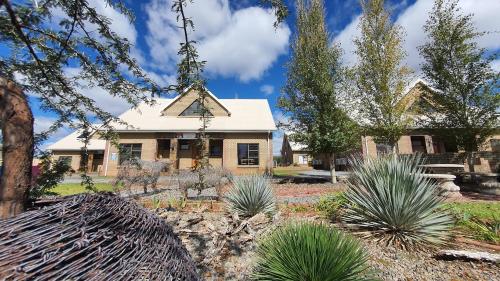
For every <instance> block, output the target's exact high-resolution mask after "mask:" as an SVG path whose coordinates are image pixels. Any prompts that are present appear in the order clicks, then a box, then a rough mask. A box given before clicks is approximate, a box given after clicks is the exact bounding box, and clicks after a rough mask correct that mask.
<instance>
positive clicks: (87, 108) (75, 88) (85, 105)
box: [0, 0, 159, 141]
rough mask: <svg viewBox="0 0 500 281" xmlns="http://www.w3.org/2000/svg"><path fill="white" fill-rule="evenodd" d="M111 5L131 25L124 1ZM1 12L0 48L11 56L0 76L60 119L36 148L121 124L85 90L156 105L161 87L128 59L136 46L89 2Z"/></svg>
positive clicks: (0, 65) (10, 4)
mask: <svg viewBox="0 0 500 281" xmlns="http://www.w3.org/2000/svg"><path fill="white" fill-rule="evenodd" d="M106 2H107V5H110V6H111V7H113V8H115V9H116V10H117V11H118V12H120V13H122V14H124V15H126V16H128V17H129V19H130V20H132V14H131V12H130V11H129V10H127V9H126V8H125V7H124V5H122V4H120V3H119V2H120V1H111V0H107V1H106ZM35 3H37V4H35ZM2 4H3V5H2V12H1V13H0V34H1V36H0V45H1V46H5V48H6V51H5V52H2V53H1V54H0V73H2V75H6V76H7V77H8V78H9V79H11V80H13V81H16V83H17V84H18V85H20V86H21V87H22V88H23V89H24V90H25V92H27V93H33V94H36V95H37V97H39V101H40V103H41V105H40V106H41V107H42V108H43V109H44V110H47V111H50V112H53V113H54V114H55V115H56V116H57V117H58V120H57V121H56V122H55V123H54V124H53V125H52V126H51V127H50V128H49V129H48V130H47V131H45V132H42V133H41V134H39V135H38V137H37V141H43V140H45V139H46V138H47V137H48V135H49V134H50V133H52V132H54V131H56V130H57V129H58V128H60V127H61V126H63V125H68V124H69V125H72V124H75V123H78V124H79V125H88V126H90V127H91V126H92V124H95V123H99V122H101V123H102V124H104V125H103V126H104V127H105V128H109V129H111V126H110V124H111V123H112V121H117V122H119V120H118V118H117V117H116V116H114V115H113V114H110V113H109V112H107V111H106V109H103V108H100V106H99V100H95V99H93V98H91V97H89V96H88V95H85V94H84V93H83V92H82V90H81V89H82V88H85V87H93V86H99V87H101V88H103V89H104V90H105V91H106V94H109V95H111V96H117V97H121V98H123V99H124V100H126V101H127V102H128V103H130V104H131V105H132V106H135V105H137V104H139V103H140V102H142V101H146V102H148V103H151V102H152V98H151V93H153V94H154V93H156V92H157V91H158V89H159V86H158V85H156V83H155V82H153V81H152V80H151V79H149V78H148V77H147V75H146V74H145V72H144V70H143V69H142V68H141V67H140V66H139V65H138V64H137V62H136V60H135V59H134V58H132V57H131V56H130V49H131V43H130V42H129V41H128V40H127V39H126V38H122V37H120V36H119V35H118V34H117V33H115V32H113V31H112V29H111V19H109V18H108V17H106V16H105V15H103V14H100V13H99V11H97V10H96V9H95V8H94V7H93V6H92V5H90V4H89V3H88V1H77V0H67V1H2ZM56 11H57V14H56V13H55V12H56ZM124 69H126V70H127V71H123V70H124ZM93 129H96V128H93Z"/></svg>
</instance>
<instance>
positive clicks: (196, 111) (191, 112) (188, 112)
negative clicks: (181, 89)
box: [179, 99, 213, 117]
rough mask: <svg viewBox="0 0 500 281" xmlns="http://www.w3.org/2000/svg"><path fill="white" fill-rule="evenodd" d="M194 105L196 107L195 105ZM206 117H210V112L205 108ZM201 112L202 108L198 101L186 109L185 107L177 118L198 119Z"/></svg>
mask: <svg viewBox="0 0 500 281" xmlns="http://www.w3.org/2000/svg"><path fill="white" fill-rule="evenodd" d="M195 104H196V105H195ZM193 106H196V108H192V107H193ZM205 110H206V115H205V116H207V117H212V116H213V114H212V112H211V111H210V110H209V109H208V108H207V107H206V106H205ZM201 111H202V106H201V103H200V101H199V100H197V99H196V100H194V101H193V102H192V103H191V104H190V105H189V106H188V107H186V108H185V109H184V110H183V111H182V112H181V113H180V114H179V117H200V116H201Z"/></svg>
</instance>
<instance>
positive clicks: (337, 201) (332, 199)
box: [315, 192, 348, 221]
mask: <svg viewBox="0 0 500 281" xmlns="http://www.w3.org/2000/svg"><path fill="white" fill-rule="evenodd" d="M347 207H348V201H347V199H346V198H345V195H344V193H343V192H339V193H334V194H329V195H326V196H323V197H321V198H320V199H319V202H318V203H317V204H316V206H315V209H316V210H317V211H319V212H322V213H324V214H325V215H326V217H327V218H329V219H331V220H333V221H339V220H340V218H341V216H342V214H343V212H344V211H345V209H346V208H347Z"/></svg>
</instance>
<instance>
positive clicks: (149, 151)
mask: <svg viewBox="0 0 500 281" xmlns="http://www.w3.org/2000/svg"><path fill="white" fill-rule="evenodd" d="M119 137H120V139H119V143H140V144H142V152H141V159H142V160H149V161H151V160H155V159H156V156H157V142H156V140H157V139H159V138H171V141H170V145H171V151H170V159H171V160H172V161H173V163H174V167H176V168H177V167H179V168H181V169H187V168H190V167H191V166H192V158H191V157H192V152H191V150H189V151H180V150H178V139H176V134H173V133H170V134H168V133H165V134H163V133H120V134H119ZM212 137H213V138H223V157H222V158H210V164H212V165H213V166H214V167H217V166H223V167H224V168H227V169H229V170H231V171H232V172H234V173H235V174H251V173H263V172H265V171H266V170H268V169H270V168H271V167H272V153H273V152H272V136H270V138H269V146H268V135H267V133H226V134H217V135H212ZM238 143H258V144H259V165H257V166H239V165H238V152H237V147H238ZM191 147H193V145H191ZM191 147H190V148H191ZM106 148H109V152H105V160H104V166H105V165H106V162H108V163H107V165H108V167H107V175H108V176H115V175H116V173H117V172H118V163H119V162H118V161H119V153H118V148H117V147H115V146H112V145H109V144H108V145H107V146H106Z"/></svg>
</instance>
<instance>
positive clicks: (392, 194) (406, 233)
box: [343, 155, 453, 248]
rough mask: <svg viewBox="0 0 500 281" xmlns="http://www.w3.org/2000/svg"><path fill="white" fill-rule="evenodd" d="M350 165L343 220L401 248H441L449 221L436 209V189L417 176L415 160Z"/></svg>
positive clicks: (389, 158)
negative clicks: (347, 202)
mask: <svg viewBox="0 0 500 281" xmlns="http://www.w3.org/2000/svg"><path fill="white" fill-rule="evenodd" d="M352 162H353V175H352V177H351V178H350V180H349V182H348V190H347V192H346V195H345V196H346V199H347V200H348V201H349V204H350V205H351V207H350V208H349V209H348V210H346V212H345V214H344V215H343V220H344V221H345V222H347V223H349V224H351V225H352V226H355V227H358V228H360V229H362V230H364V231H366V233H367V234H368V235H376V236H381V238H382V239H386V241H387V242H390V243H393V244H396V245H400V246H402V247H403V248H407V247H413V246H422V245H433V244H442V243H444V242H445V241H446V240H447V239H448V238H449V234H450V232H449V230H450V228H451V227H452V226H453V218H452V217H451V216H450V215H448V213H447V212H445V211H443V210H441V209H440V206H441V203H442V202H443V198H442V197H441V196H440V190H439V188H438V187H437V186H436V184H435V183H434V182H433V181H431V180H430V179H429V178H425V177H423V176H422V174H423V170H422V168H421V167H420V164H421V163H422V159H421V158H420V156H418V155H414V156H406V157H398V156H395V155H389V156H387V157H381V158H377V159H366V160H362V159H353V161H352Z"/></svg>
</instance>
